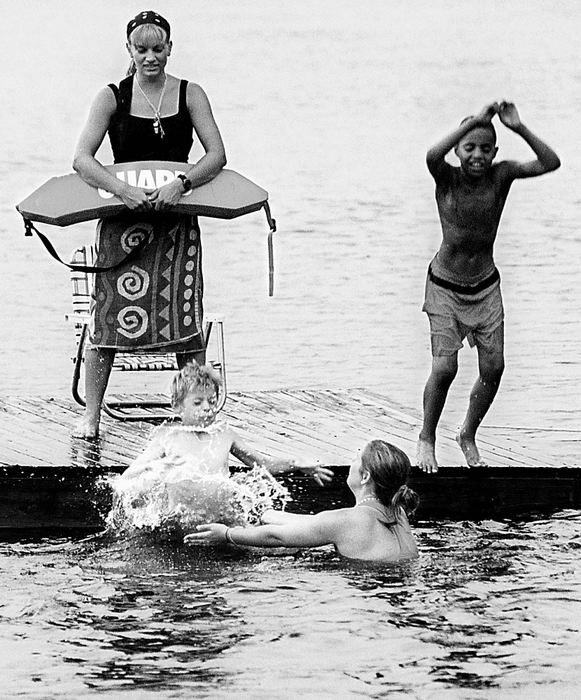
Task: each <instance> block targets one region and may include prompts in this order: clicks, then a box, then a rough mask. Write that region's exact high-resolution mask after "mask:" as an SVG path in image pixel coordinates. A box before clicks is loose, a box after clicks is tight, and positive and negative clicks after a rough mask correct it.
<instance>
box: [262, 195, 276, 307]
mask: <svg viewBox="0 0 581 700" xmlns="http://www.w3.org/2000/svg"><path fill="white" fill-rule="evenodd" d="M262 206H263V208H264V213H265V214H266V221H267V222H268V241H267V244H268V296H269V297H271V296H273V294H274V244H273V241H272V234H273V233H275V232H276V219H273V217H272V214H271V213H270V207H269V206H268V202H265V203H264V204H263V205H262Z"/></svg>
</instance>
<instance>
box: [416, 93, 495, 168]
mask: <svg viewBox="0 0 581 700" xmlns="http://www.w3.org/2000/svg"><path fill="white" fill-rule="evenodd" d="M497 112H498V103H497V102H492V103H491V104H489V105H486V107H483V108H482V110H481V111H480V112H479V113H478V114H477V115H476V116H475V117H470V119H467V120H466V121H464V122H462V124H460V126H459V127H458V128H457V129H454V131H452V133H451V134H448V136H445V137H444V138H443V139H442V140H441V141H438V143H437V144H436V145H435V146H432V148H430V150H429V151H428V152H427V154H426V164H427V166H428V170H429V171H430V172H431V173H432V175H433V176H434V177H436V176H437V175H438V173H439V171H440V169H441V167H442V165H443V164H444V163H445V160H444V159H445V157H446V154H447V153H448V152H449V151H451V150H452V149H453V148H454V146H455V145H456V144H457V143H458V141H460V139H461V138H462V137H463V136H465V135H466V134H467V133H468V132H469V131H472V129H475V128H476V127H478V126H483V125H486V124H490V122H491V121H492V117H494V115H495V114H496V113H497Z"/></svg>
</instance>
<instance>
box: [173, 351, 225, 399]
mask: <svg viewBox="0 0 581 700" xmlns="http://www.w3.org/2000/svg"><path fill="white" fill-rule="evenodd" d="M221 386H222V380H221V379H220V375H219V374H218V372H216V370H215V369H214V368H213V367H212V366H211V365H199V364H198V363H197V362H188V364H187V365H186V366H185V367H182V369H181V370H180V371H179V372H176V374H175V375H174V378H173V379H172V382H171V388H170V398H171V405H172V408H176V407H177V406H181V404H182V403H183V401H184V399H185V397H186V396H187V395H188V394H189V393H190V391H193V390H196V389H197V390H199V391H201V392H204V393H208V394H216V396H217V395H218V392H219V390H220V387H221Z"/></svg>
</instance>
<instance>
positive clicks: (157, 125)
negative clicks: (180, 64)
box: [135, 76, 167, 139]
mask: <svg viewBox="0 0 581 700" xmlns="http://www.w3.org/2000/svg"><path fill="white" fill-rule="evenodd" d="M135 82H136V83H137V87H138V88H139V92H140V93H141V94H142V95H143V97H145V99H146V101H147V104H148V105H149V106H150V107H151V110H152V112H153V113H154V115H155V116H154V118H153V131H154V132H155V134H156V135H157V136H159V137H160V138H161V139H162V138H163V137H164V136H165V131H164V130H163V126H162V125H161V115H160V110H161V103H162V102H163V96H164V94H165V86H166V85H167V76H164V79H163V87H162V89H161V95H160V96H159V104H158V105H157V109H156V108H155V107H154V106H153V104H152V102H151V100H150V99H149V97H148V96H147V95H146V94H145V93H144V92H143V88H142V87H141V85H140V84H139V80H138V79H137V76H135Z"/></svg>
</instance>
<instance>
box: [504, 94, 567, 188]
mask: <svg viewBox="0 0 581 700" xmlns="http://www.w3.org/2000/svg"><path fill="white" fill-rule="evenodd" d="M498 116H499V118H500V121H501V122H502V123H503V124H504V125H505V126H506V127H508V128H509V129H510V130H511V131H514V133H515V134H518V135H519V136H520V137H521V138H522V139H524V140H525V141H526V142H527V143H528V145H529V146H530V147H531V148H532V150H533V151H534V154H535V155H536V156H537V158H536V160H532V161H530V162H528V163H517V162H516V161H508V163H507V165H508V167H509V168H510V171H511V174H512V177H513V178H525V177H537V176H538V175H544V173H550V172H552V171H553V170H557V168H559V167H560V165H561V161H560V160H559V156H558V155H557V154H556V153H555V151H553V149H552V148H551V147H550V146H548V145H547V144H546V143H545V142H544V141H542V140H541V139H540V138H539V137H538V136H535V134H533V132H532V131H531V130H530V129H529V128H528V127H526V126H525V125H524V124H523V123H522V121H521V119H520V115H519V113H518V109H517V108H516V105H515V104H514V103H513V102H501V103H500V107H499V109H498Z"/></svg>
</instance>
